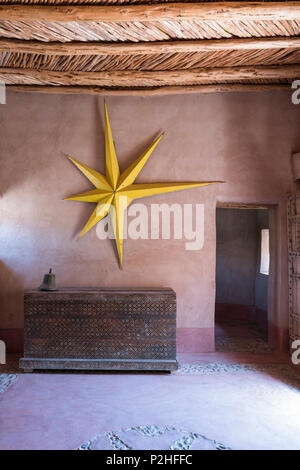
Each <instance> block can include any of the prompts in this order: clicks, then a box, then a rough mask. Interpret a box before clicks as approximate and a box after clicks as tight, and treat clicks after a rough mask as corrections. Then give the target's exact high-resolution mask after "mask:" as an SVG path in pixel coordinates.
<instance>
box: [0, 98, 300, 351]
mask: <svg viewBox="0 0 300 470" xmlns="http://www.w3.org/2000/svg"><path fill="white" fill-rule="evenodd" d="M107 104H108V108H109V113H110V119H111V124H112V130H113V134H114V139H115V143H116V148H117V154H118V158H119V162H120V166H121V169H124V168H126V166H127V165H128V164H129V163H131V162H132V161H133V159H134V158H136V157H137V156H138V155H139V153H140V152H141V151H142V150H143V149H144V147H145V146H146V145H148V144H149V143H150V142H151V140H152V139H153V138H154V137H155V136H156V135H157V134H158V133H159V132H161V131H164V132H165V136H164V138H163V140H162V141H161V143H160V144H159V146H158V147H157V149H156V150H155V152H154V153H153V155H152V157H151V159H150V160H149V162H148V163H147V165H146V167H145V168H144V170H143V171H142V173H141V174H140V176H139V178H138V181H139V182H160V181H192V180H214V179H217V180H225V181H226V183H225V184H219V185H215V186H209V187H204V188H198V189H192V190H188V191H183V192H180V193H170V194H168V195H160V196H155V197H152V198H149V199H147V200H145V202H146V204H147V206H148V207H150V204H151V203H164V202H165V203H169V204H172V203H179V204H187V203H192V204H196V203H198V204H204V207H205V239H204V247H203V249H201V250H200V251H186V250H185V240H126V242H125V247H124V268H123V270H120V269H119V267H118V263H117V260H116V256H115V251H114V247H113V244H112V242H111V241H110V240H104V241H101V240H99V239H98V238H97V236H96V230H95V229H93V230H91V231H90V233H88V234H87V235H86V236H85V237H84V238H83V239H81V240H79V241H78V239H77V234H78V231H79V230H80V229H81V227H82V226H83V225H84V223H85V222H86V220H87V219H88V217H89V215H90V213H91V211H92V207H93V206H92V205H90V204H84V203H78V202H69V201H63V198H64V197H66V196H69V195H71V194H75V193H78V192H81V191H85V190H88V189H91V188H92V186H91V184H90V183H89V182H88V181H87V180H86V179H85V178H84V176H83V175H82V174H81V173H80V172H79V171H78V170H77V169H76V168H75V167H74V166H73V165H72V163H71V162H70V161H69V160H68V159H67V158H66V155H67V154H70V155H72V156H73V157H75V158H77V159H79V160H80V161H82V162H84V163H85V164H87V165H89V166H91V167H93V168H95V169H97V170H99V171H102V172H103V171H104V167H105V166H104V125H103V98H102V97H95V96H91V95H89V96H88V95H86V96H72V95H46V94H26V93H23V94H19V93H13V92H9V93H8V96H7V104H6V105H0V159H1V167H0V168H1V170H0V191H1V197H0V224H1V228H0V289H1V298H0V328H2V329H3V331H4V329H6V330H8V329H14V328H16V329H18V328H22V327H23V307H22V303H23V298H22V294H23V290H24V289H27V288H31V287H35V286H38V285H39V284H40V282H41V278H42V276H43V274H44V273H45V272H46V271H47V270H48V268H49V267H50V266H51V267H52V268H53V270H54V272H55V274H56V276H57V284H58V286H146V287H147V286H171V287H173V288H174V289H175V291H176V292H177V297H178V324H177V326H178V328H179V330H178V331H179V349H181V350H187V349H189V348H190V349H193V350H211V349H213V337H214V335H213V328H214V305H215V260H216V230H215V212H216V203H217V202H226V201H227V202H241V203H249V202H251V203H254V202H264V203H268V204H278V210H277V211H276V216H275V219H274V220H275V222H274V223H275V225H276V230H277V235H276V236H277V238H276V239H277V241H276V250H277V251H276V253H277V258H276V259H277V261H276V262H277V268H276V269H277V278H276V279H277V280H276V282H277V283H278V289H277V293H276V303H277V307H276V310H275V311H274V315H273V319H272V322H273V324H274V328H279V329H282V330H286V328H287V324H288V303H287V301H288V299H287V254H286V251H287V250H286V210H285V198H286V194H287V193H288V192H289V191H291V190H292V188H293V183H292V171H291V152H292V151H299V149H300V133H299V123H300V119H299V117H300V106H296V105H293V104H292V103H291V99H290V93H289V92H278V91H274V92H260V93H237V94H232V93H224V94H209V95H204V94H199V95H185V96H184V95H178V96H165V97H152V98H150V97H149V98H146V97H129V96H128V97H109V98H108V99H107ZM139 202H144V200H140V201H139ZM185 345H187V346H185ZM189 345H190V346H189Z"/></svg>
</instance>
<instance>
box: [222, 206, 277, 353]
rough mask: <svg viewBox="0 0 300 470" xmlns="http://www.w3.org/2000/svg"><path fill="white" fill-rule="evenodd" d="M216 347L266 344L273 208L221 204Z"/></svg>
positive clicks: (248, 348)
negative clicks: (222, 205) (229, 206)
mask: <svg viewBox="0 0 300 470" xmlns="http://www.w3.org/2000/svg"><path fill="white" fill-rule="evenodd" d="M216 239H217V244H216V245H217V246H216V250H217V251H216V308H215V340H216V350H217V351H223V352H254V353H255V352H264V351H268V350H269V346H268V283H269V260H270V251H269V210H268V209H244V208H243V209H237V208H217V213H216Z"/></svg>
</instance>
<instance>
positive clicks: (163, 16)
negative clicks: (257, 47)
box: [0, 1, 300, 22]
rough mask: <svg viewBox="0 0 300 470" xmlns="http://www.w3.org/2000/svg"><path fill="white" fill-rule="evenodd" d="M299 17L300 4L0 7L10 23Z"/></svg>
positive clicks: (276, 18)
mask: <svg viewBox="0 0 300 470" xmlns="http://www.w3.org/2000/svg"><path fill="white" fill-rule="evenodd" d="M299 18H300V2H299V1H296V2H290V1H286V2H266V3H262V2H214V3H213V2H212V3H198V2H197V3H168V4H159V5H157V4H154V5H125V6H122V5H111V6H95V5H89V6H74V5H73V6H54V5H51V6H41V5H1V6H0V20H10V21H25V22H26V21H58V22H68V21H111V22H124V21H142V22H148V21H164V20H165V21H176V20H178V21H180V20H203V21H209V20H213V21H219V20H242V19H247V20H254V21H261V20H263V21H266V20H269V21H272V20H275V21H278V20H293V19H299Z"/></svg>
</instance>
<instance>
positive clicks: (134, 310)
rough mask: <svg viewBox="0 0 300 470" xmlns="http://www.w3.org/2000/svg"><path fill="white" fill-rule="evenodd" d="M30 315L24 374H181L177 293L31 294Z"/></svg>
mask: <svg viewBox="0 0 300 470" xmlns="http://www.w3.org/2000/svg"><path fill="white" fill-rule="evenodd" d="M24 315H25V328H24V335H25V337H24V358H22V359H20V367H22V368H23V369H24V370H33V369H81V370H89V369H91V370H101V369H102V370H104V369H106V370H144V371H145V370H149V371H150V370H156V371H160V370H162V371H172V370H176V369H177V361H176V294H175V292H174V291H173V290H172V289H168V288H165V289H117V288H115V289H113V288H111V289H109V288H107V289H92V288H89V289H83V288H80V289H62V290H59V291H56V292H41V291H29V292H26V293H25V296H24Z"/></svg>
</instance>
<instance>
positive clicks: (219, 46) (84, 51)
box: [0, 37, 300, 56]
mask: <svg viewBox="0 0 300 470" xmlns="http://www.w3.org/2000/svg"><path fill="white" fill-rule="evenodd" d="M256 49H257V50H268V49H289V50H294V49H300V37H283V38H282V37H280V38H250V39H249V38H246V39H212V40H210V39H202V40H199V41H165V42H140V43H101V42H96V43H95V42H88V43H85V42H71V43H61V42H48V43H43V42H40V41H20V40H17V39H0V52H12V53H24V54H42V55H51V56H52V55H53V56H54V55H55V56H56V55H58V56H78V55H117V56H122V55H126V56H127V55H130V56H137V55H147V54H175V53H191V52H214V51H237V50H240V51H247V50H256Z"/></svg>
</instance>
